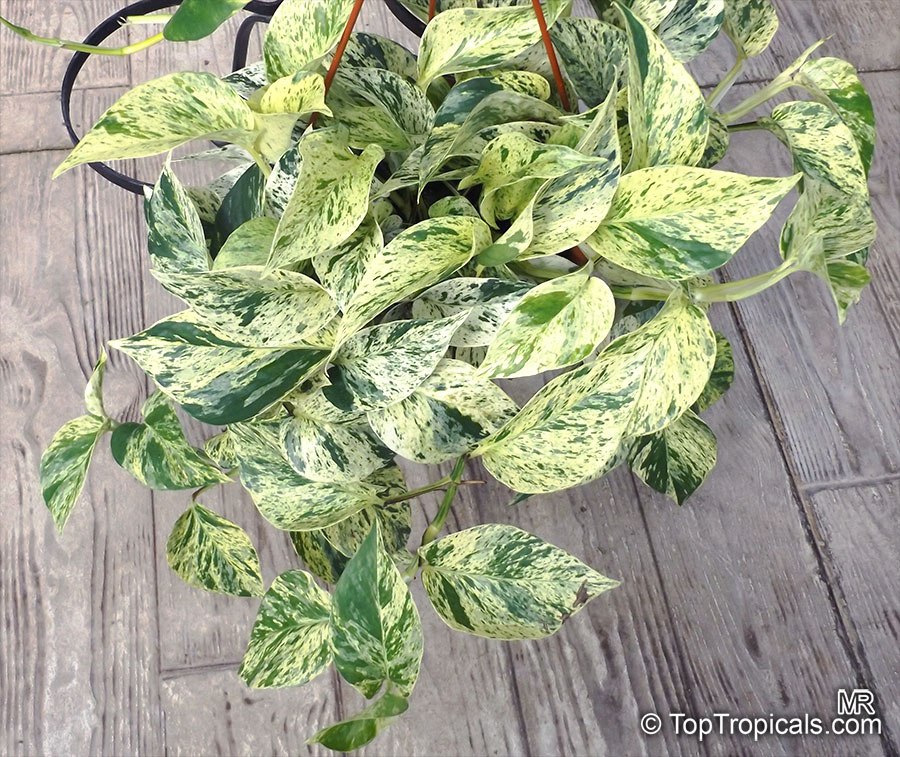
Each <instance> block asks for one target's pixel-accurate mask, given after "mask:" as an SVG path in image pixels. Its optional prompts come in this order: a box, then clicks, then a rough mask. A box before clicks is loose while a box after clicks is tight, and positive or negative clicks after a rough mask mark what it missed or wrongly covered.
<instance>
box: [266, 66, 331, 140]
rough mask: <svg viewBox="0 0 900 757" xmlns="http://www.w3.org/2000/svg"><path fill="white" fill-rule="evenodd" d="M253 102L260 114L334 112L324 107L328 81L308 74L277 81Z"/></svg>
mask: <svg viewBox="0 0 900 757" xmlns="http://www.w3.org/2000/svg"><path fill="white" fill-rule="evenodd" d="M250 102H251V104H252V105H254V106H255V107H257V108H258V109H259V112H260V113H294V114H298V115H303V114H308V113H324V114H325V115H326V116H330V115H331V109H330V108H329V107H328V106H327V105H326V104H325V80H324V79H323V78H322V77H321V76H320V75H319V74H314V73H310V72H309V71H300V72H299V73H296V74H293V75H291V76H282V77H281V78H280V79H276V80H275V81H273V82H272V83H271V84H270V85H269V86H268V87H266V88H264V89H262V90H260V91H259V93H258V94H257V95H255V96H254V97H253V98H251V101H250ZM292 128H293V127H292Z"/></svg>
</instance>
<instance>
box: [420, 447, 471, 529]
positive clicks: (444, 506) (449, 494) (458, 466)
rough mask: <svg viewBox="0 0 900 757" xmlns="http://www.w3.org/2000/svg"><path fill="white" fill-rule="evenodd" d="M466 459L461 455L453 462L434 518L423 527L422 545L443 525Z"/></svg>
mask: <svg viewBox="0 0 900 757" xmlns="http://www.w3.org/2000/svg"><path fill="white" fill-rule="evenodd" d="M466 459H467V458H466V456H465V455H462V456H461V457H460V458H459V459H458V460H457V461H456V463H455V464H454V466H453V470H452V471H450V476H449V477H448V478H449V486H448V487H447V491H446V492H445V493H444V499H443V501H442V502H441V506H440V508H438V511H437V515H435V516H434V520H432V521H431V523H430V524H429V526H428V528H426V529H425V533H424V534H422V546H423V547H424V546H425V545H426V544H429V543H430V542H433V541H434V540H435V539H436V538H437V535H438V534H439V533H440V532H441V529H442V528H443V527H444V523H445V521H446V520H447V516H448V515H449V514H450V506H451V505H452V504H453V499H454V498H455V497H456V492H457V490H458V489H459V483H460V481H461V480H462V474H463V469H464V468H465V467H466Z"/></svg>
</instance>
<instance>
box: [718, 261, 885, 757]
mask: <svg viewBox="0 0 900 757" xmlns="http://www.w3.org/2000/svg"><path fill="white" fill-rule="evenodd" d="M722 279H723V280H725V281H728V280H730V277H729V276H728V274H727V273H726V272H722ZM729 307H730V308H731V312H732V315H733V316H734V319H735V323H736V324H737V328H738V331H739V333H740V335H741V340H742V341H743V343H744V348H745V349H746V350H747V358H748V359H749V361H750V371H751V374H752V376H753V380H754V381H755V383H756V385H757V387H758V388H759V391H760V394H761V396H762V399H763V406H764V407H765V409H766V415H767V416H768V421H769V425H770V426H771V427H772V430H773V431H774V432H775V438H776V441H777V447H778V451H779V454H780V455H781V459H782V462H783V463H784V465H785V468H786V470H787V473H788V480H789V483H790V487H791V490H792V493H793V497H792V499H794V500H795V502H796V503H797V506H798V509H799V511H800V522H801V525H802V527H803V530H804V532H805V533H806V538H807V541H808V542H809V545H810V547H811V548H812V550H813V555H814V557H815V560H816V565H817V572H818V574H819V576H820V578H821V579H822V582H823V583H824V585H825V590H826V595H827V597H828V603H829V604H830V605H831V612H832V616H833V617H834V622H835V633H836V634H837V637H838V640H839V642H840V643H841V646H843V648H844V652H845V653H846V654H847V658H848V661H849V662H850V664H851V667H852V668H853V669H854V673H855V674H856V679H857V680H856V684H857V685H858V686H860V687H862V688H867V689H870V690H878V687H877V686H876V685H875V683H874V678H873V676H872V669H871V666H870V665H869V662H868V659H867V657H866V653H865V649H864V647H863V644H862V640H861V639H860V637H859V633H858V631H857V630H856V624H855V623H854V622H853V619H852V618H851V617H850V616H849V615H848V613H847V612H845V611H844V609H843V608H845V607H847V606H848V605H847V601H846V598H845V596H844V592H843V590H842V588H841V585H840V581H839V580H838V579H837V574H836V571H835V569H834V565H833V562H832V560H831V555H830V553H829V552H828V550H827V544H826V540H825V539H824V537H823V536H822V532H821V528H820V525H819V522H818V518H817V517H816V514H815V510H814V508H813V505H812V503H811V501H810V500H809V498H808V496H807V493H808V492H807V490H806V489H804V487H803V486H802V485H801V484H800V483H799V482H800V477H799V474H798V471H797V469H796V468H795V466H794V461H793V459H792V458H791V456H790V455H789V454H788V451H787V434H786V433H785V430H784V423H783V421H782V418H781V414H780V413H779V412H778V408H777V406H776V405H775V403H774V399H773V397H772V394H771V391H770V390H769V386H768V384H767V383H766V381H765V379H764V377H763V373H762V368H761V365H760V363H759V360H758V358H757V356H756V350H755V348H754V346H753V343H752V342H751V341H750V335H749V332H748V330H747V327H746V324H745V323H744V319H743V316H742V314H741V312H740V309H739V308H738V306H737V303H734V302H732V303H729ZM890 733H891V731H890V728H889V726H888V724H887V722H886V721H884V728H883V729H882V732H881V734H879V738H880V741H881V744H882V748H883V749H884V752H885V754H886V755H889V757H898V751H897V748H896V747H895V746H894V740H893V738H892V737H891V735H890Z"/></svg>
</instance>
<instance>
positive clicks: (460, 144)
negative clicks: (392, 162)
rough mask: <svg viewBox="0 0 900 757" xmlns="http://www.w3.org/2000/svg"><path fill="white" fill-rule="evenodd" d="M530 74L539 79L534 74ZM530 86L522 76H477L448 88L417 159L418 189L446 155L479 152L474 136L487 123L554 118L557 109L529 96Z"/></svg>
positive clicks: (487, 125)
mask: <svg viewBox="0 0 900 757" xmlns="http://www.w3.org/2000/svg"><path fill="white" fill-rule="evenodd" d="M531 77H532V78H536V79H539V80H540V79H542V77H540V76H538V75H536V74H532V75H531ZM523 90H524V91H523ZM530 90H531V86H530V85H529V84H528V77H524V80H523V77H522V76H520V77H517V78H510V77H479V78H475V79H469V80H468V81H464V82H462V83H461V84H457V85H456V86H455V87H454V88H453V89H451V90H450V93H449V94H448V95H447V98H446V99H445V100H444V102H443V103H442V104H441V107H440V108H438V110H437V113H435V116H434V126H433V128H432V129H431V132H430V133H429V135H428V138H427V140H426V141H425V145H424V146H423V148H422V153H421V157H420V158H419V159H418V163H417V168H418V172H419V187H420V190H421V188H423V187H424V186H425V184H426V183H427V182H429V181H430V180H432V179H433V178H434V177H435V176H436V175H437V174H438V172H439V171H440V169H441V167H442V166H443V165H444V163H446V162H447V161H448V160H449V159H450V158H452V157H454V156H458V155H465V154H470V153H472V152H473V151H474V153H475V155H476V156H477V155H480V153H481V150H482V149H483V147H484V145H481V144H478V140H477V139H476V138H477V137H478V135H479V133H480V132H482V131H485V130H486V129H488V128H490V127H495V126H497V125H498V124H509V123H512V122H518V121H525V122H543V123H548V124H552V123H556V122H558V121H559V118H560V115H561V114H560V112H559V111H558V110H557V109H556V108H554V107H553V106H552V105H550V104H548V103H545V102H544V101H543V100H541V99H539V98H537V97H533V96H532V95H531V94H530ZM494 136H497V135H496V134H494V135H492V138H493V137H494ZM488 141H489V140H488ZM476 147H477V150H476V149H475V148H476Z"/></svg>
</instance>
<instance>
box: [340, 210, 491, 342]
mask: <svg viewBox="0 0 900 757" xmlns="http://www.w3.org/2000/svg"><path fill="white" fill-rule="evenodd" d="M490 243H491V233H490V230H489V229H488V227H487V224H485V223H484V221H482V220H480V219H478V218H471V217H467V216H445V217H442V218H430V219H428V220H427V221H421V222H420V223H417V224H416V225H415V226H412V227H410V228H409V229H406V230H405V231H403V232H401V233H400V234H398V235H397V236H396V237H395V238H394V239H393V240H391V242H390V243H389V244H387V245H385V247H384V248H383V249H382V250H381V251H380V252H379V253H377V254H376V255H374V256H373V257H372V258H371V259H370V262H369V264H368V265H367V266H366V268H365V273H364V274H363V275H362V277H361V278H360V279H359V281H358V283H357V286H356V291H355V293H354V294H353V296H352V297H350V299H349V301H348V302H347V306H346V307H345V308H344V320H343V321H342V322H341V327H340V331H339V339H338V341H339V342H342V341H344V340H345V339H347V338H348V337H349V336H351V335H352V334H354V333H356V331H358V330H359V328H360V327H361V326H363V325H364V324H365V323H366V322H368V321H369V320H370V319H372V318H374V317H375V316H376V315H378V314H379V313H381V312H382V311H383V310H384V309H385V308H387V307H389V306H390V305H393V304H394V303H396V302H400V301H401V300H404V299H406V298H408V297H411V296H412V295H414V294H416V293H418V292H420V291H421V290H423V289H425V288H427V287H429V286H431V285H432V284H436V283H437V282H438V281H441V280H442V279H444V278H446V277H447V276H449V275H450V274H451V273H453V272H454V271H456V270H458V269H459V268H461V267H462V266H464V265H465V264H466V263H468V262H469V260H471V259H472V258H473V257H474V256H475V255H477V254H478V253H479V252H480V251H481V250H482V249H484V248H485V247H487V246H488V245H490Z"/></svg>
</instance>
